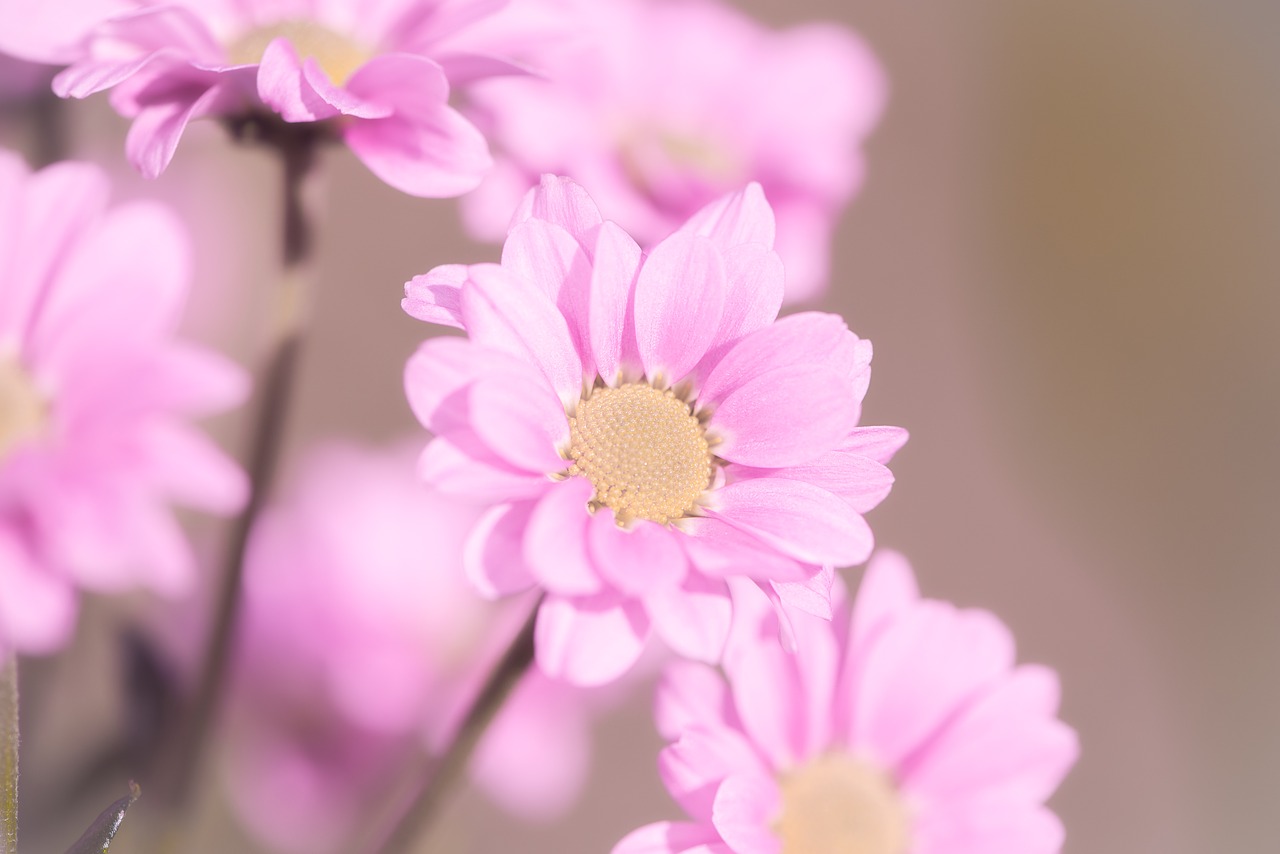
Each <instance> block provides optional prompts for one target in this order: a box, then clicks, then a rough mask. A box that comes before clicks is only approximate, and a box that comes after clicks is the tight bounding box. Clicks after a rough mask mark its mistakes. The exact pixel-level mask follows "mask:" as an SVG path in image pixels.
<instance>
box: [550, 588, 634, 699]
mask: <svg viewBox="0 0 1280 854" xmlns="http://www.w3.org/2000/svg"><path fill="white" fill-rule="evenodd" d="M648 636H649V618H648V617H647V616H645V613H644V609H643V608H642V607H641V606H640V605H639V604H637V603H635V602H626V601H619V600H618V599H617V598H616V597H615V596H597V597H593V598H572V599H571V598H565V597H562V596H557V595H555V594H548V595H547V597H546V599H544V600H543V602H542V605H541V607H540V608H539V609H538V625H537V628H536V636H535V642H536V644H537V656H538V666H539V667H540V668H542V671H543V672H544V673H546V674H547V675H548V676H550V677H552V678H553V679H563V680H565V681H566V682H572V683H573V684H575V685H602V684H604V683H606V682H611V681H613V680H614V679H617V678H618V677H619V676H621V675H622V674H623V673H625V672H626V671H627V670H629V669H630V668H631V665H633V664H634V663H635V662H636V660H637V659H638V658H639V657H640V653H641V652H643V651H644V643H645V640H646V639H647V638H648Z"/></svg>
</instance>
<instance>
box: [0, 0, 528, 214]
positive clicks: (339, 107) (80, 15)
mask: <svg viewBox="0 0 1280 854" xmlns="http://www.w3.org/2000/svg"><path fill="white" fill-rule="evenodd" d="M505 5H506V2H505V0H370V2H362V3H357V2H315V0H248V2H235V0H170V2H164V0H67V2H62V3H46V2H44V0H14V2H11V3H9V4H7V5H6V6H5V7H4V9H3V10H2V11H0V33H3V35H0V50H4V51H7V52H10V53H13V54H15V55H18V56H22V57H23V58H26V59H32V60H37V61H43V62H55V63H59V64H67V65H68V66H69V67H68V68H67V69H66V70H65V71H63V72H62V73H60V74H59V75H58V76H57V77H56V78H55V79H54V89H55V90H56V91H57V92H58V94H59V95H62V96H63V97H73V98H83V97H87V96H88V95H91V94H93V93H95V92H100V91H103V90H106V89H114V91H113V93H112V104H113V105H114V106H115V108H116V110H117V111H119V112H120V113H121V114H123V115H125V116H128V117H130V118H132V119H133V120H134V122H133V126H132V128H131V129H130V132H129V137H128V140H127V143H126V146H127V151H128V155H129V159H130V160H131V161H132V162H133V163H134V165H135V166H137V167H138V169H140V170H141V171H142V172H143V173H144V174H145V175H147V176H148V177H155V176H156V175H159V174H160V173H161V172H163V171H164V169H165V167H166V166H167V165H168V164H169V161H170V160H171V159H172V157H173V153H174V150H175V148H176V147H177V145H178V140H179V139H180V138H181V136H182V133H183V130H184V129H185V128H186V126H187V123H188V122H190V121H192V120H194V119H199V118H205V117H209V116H224V117H233V118H241V117H246V116H248V115H251V114H254V113H263V112H266V113H268V114H270V113H274V114H275V115H276V116H278V117H279V118H280V119H282V120H284V121H285V122H325V123H326V127H328V128H329V129H331V130H332V131H333V132H334V133H335V134H337V135H338V136H340V137H341V138H342V139H343V140H344V141H345V142H346V144H347V146H348V147H350V148H351V150H352V151H353V152H354V153H355V155H356V156H357V157H358V158H360V160H361V161H362V162H364V164H365V165H366V166H367V167H369V169H370V170H371V171H372V172H373V173H374V174H375V175H377V176H378V177H379V178H381V179H382V180H383V181H385V182H387V183H388V184H390V185H391V186H393V187H395V188H397V189H399V190H402V191H404V192H406V193H410V194H413V195H417V196H432V197H441V196H455V195H458V194H460V193H464V192H466V191H467V190H470V189H472V188H473V187H475V186H476V184H477V183H478V182H479V180H480V178H481V176H482V175H483V174H484V173H485V172H486V171H487V170H488V169H489V167H490V166H491V164H492V161H491V159H490V156H489V152H488V146H487V144H486V143H485V139H484V137H483V135H481V133H480V131H478V130H477V129H476V128H475V126H473V125H472V124H471V123H470V122H469V121H467V120H466V119H465V118H463V117H462V115H461V114H460V113H458V112H457V111H456V110H454V109H453V108H452V107H450V106H449V103H448V101H449V95H450V89H451V86H455V85H458V84H460V83H467V82H470V81H472V80H475V79H477V78H482V77H487V76H492V75H495V74H509V73H522V71H521V68H520V67H519V66H518V65H516V64H515V63H514V61H513V58H512V57H511V56H510V55H508V56H507V57H505V58H503V57H501V56H499V55H498V54H497V53H495V52H502V51H506V50H508V49H511V50H513V51H515V52H517V53H519V52H520V51H521V48H520V46H519V45H518V44H517V43H515V42H514V40H513V39H511V38H510V33H508V32H505V31H502V30H499V29H495V30H494V33H495V35H496V37H495V38H485V37H477V36H476V33H475V32H471V30H473V29H475V27H474V25H476V24H477V23H478V22H479V23H483V19H485V18H486V17H488V16H491V15H494V14H495V13H498V12H499V10H500V9H501V8H502V7H503V6H505ZM477 32H480V33H484V32H485V30H484V28H483V27H481V28H479V29H478V30H477Z"/></svg>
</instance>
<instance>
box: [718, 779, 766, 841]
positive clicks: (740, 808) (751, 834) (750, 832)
mask: <svg viewBox="0 0 1280 854" xmlns="http://www.w3.org/2000/svg"><path fill="white" fill-rule="evenodd" d="M781 801H782V795H781V793H780V792H779V791H778V786H777V784H776V783H774V781H773V780H771V779H769V778H768V777H764V776H758V775H754V774H735V775H733V776H731V777H728V778H727V779H726V780H725V781H724V782H723V783H721V784H720V789H719V791H717V792H716V799H715V806H714V807H713V808H712V821H713V822H714V823H715V828H716V830H717V831H719V833H720V837H721V838H722V839H724V841H725V842H727V843H728V844H729V847H730V848H731V849H732V850H733V851H734V852H736V854H781V852H782V843H781V841H779V839H778V837H777V836H776V835H775V834H774V833H773V831H772V830H771V829H770V828H771V827H772V825H773V823H774V822H775V821H776V820H777V818H778V811H779V810H780V809H781V806H782V803H781Z"/></svg>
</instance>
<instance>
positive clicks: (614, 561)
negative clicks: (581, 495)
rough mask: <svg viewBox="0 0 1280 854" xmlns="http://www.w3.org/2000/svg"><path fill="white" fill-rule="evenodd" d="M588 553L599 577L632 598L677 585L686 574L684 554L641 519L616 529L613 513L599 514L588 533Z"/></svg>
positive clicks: (673, 541)
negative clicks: (627, 527) (628, 527)
mask: <svg viewBox="0 0 1280 854" xmlns="http://www.w3.org/2000/svg"><path fill="white" fill-rule="evenodd" d="M587 533H588V537H587V543H588V552H589V554H590V555H591V562H592V564H593V565H594V566H595V567H596V571H597V572H598V573H599V574H600V576H601V577H602V578H604V579H606V580H607V581H608V582H609V583H610V584H611V585H613V587H614V588H616V589H617V590H620V591H622V592H623V593H626V594H629V595H632V596H644V595H647V594H650V593H658V592H660V591H664V590H668V589H670V588H673V587H675V586H676V585H678V584H679V583H680V582H681V581H682V580H684V577H685V574H686V573H687V572H688V570H689V564H688V561H687V560H686V559H685V556H684V551H683V550H682V549H681V548H680V545H679V543H677V542H676V539H675V537H677V536H679V534H673V533H672V532H671V531H669V530H667V529H666V528H664V527H663V526H661V525H658V524H655V523H653V522H649V521H646V520H644V519H640V520H638V521H636V522H635V523H634V524H633V525H632V527H631V529H630V530H626V529H623V528H619V527H618V525H617V523H616V522H615V521H614V518H613V513H611V512H608V511H606V510H598V511H596V513H595V515H594V516H592V517H591V522H590V524H589V526H588V529H587Z"/></svg>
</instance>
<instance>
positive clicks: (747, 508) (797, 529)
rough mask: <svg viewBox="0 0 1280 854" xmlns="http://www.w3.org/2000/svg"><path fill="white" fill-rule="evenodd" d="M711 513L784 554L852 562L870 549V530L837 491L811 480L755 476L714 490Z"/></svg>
mask: <svg viewBox="0 0 1280 854" xmlns="http://www.w3.org/2000/svg"><path fill="white" fill-rule="evenodd" d="M715 500H716V507H715V510H714V511H712V512H713V514H714V515H715V516H717V517H719V518H721V519H723V520H724V521H726V522H728V523H729V524H730V525H732V526H733V527H735V528H738V529H739V530H743V531H746V532H748V533H750V534H752V535H753V536H755V537H758V538H759V539H761V540H763V541H764V542H765V543H767V544H769V545H770V546H772V547H774V548H775V549H777V550H778V551H780V552H782V553H783V554H785V555H788V556H790V557H793V558H795V559H796V560H799V561H803V562H805V563H812V564H819V565H821V564H832V565H834V566H852V565H854V564H858V563H861V562H862V561H864V560H866V559H867V556H868V555H870V554H871V548H872V545H873V540H872V536H871V529H870V528H869V527H867V523H866V522H865V521H863V519H862V517H861V516H859V515H858V514H857V513H855V512H854V511H853V510H852V508H850V507H849V505H848V504H846V503H845V502H844V501H842V500H841V499H840V498H839V497H838V496H835V495H833V494H831V493H830V492H827V491H826V490H825V489H822V488H821V487H817V486H814V485H813V484H811V483H803V482H802V481H797V480H784V479H783V478H773V477H767V478H756V479H755V480H744V481H739V482H738V483H731V484H729V485H728V486H725V487H723V488H721V489H718V490H716V492H715Z"/></svg>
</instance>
